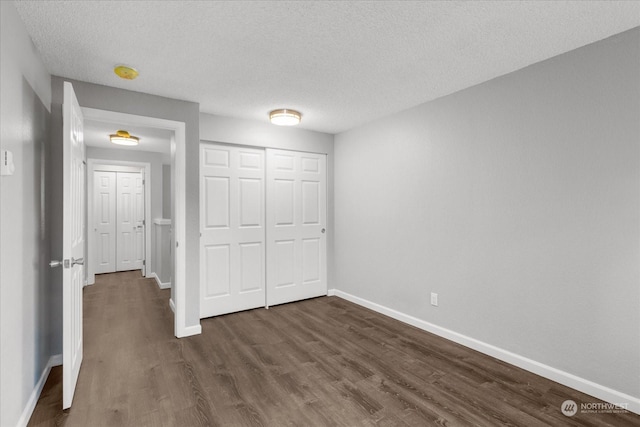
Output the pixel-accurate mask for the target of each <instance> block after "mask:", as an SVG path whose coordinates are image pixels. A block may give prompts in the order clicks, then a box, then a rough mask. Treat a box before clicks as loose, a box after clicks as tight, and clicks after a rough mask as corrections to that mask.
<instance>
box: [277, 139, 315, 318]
mask: <svg viewBox="0 0 640 427" xmlns="http://www.w3.org/2000/svg"><path fill="white" fill-rule="evenodd" d="M266 155H267V212H266V217H267V221H266V231H267V248H266V249H267V306H271V305H276V304H282V303H286V302H291V301H297V300H301V299H306V298H313V297H317V296H321V295H327V256H326V242H327V235H326V224H327V172H326V155H324V154H314V153H303V152H295V151H286V150H276V149H267V150H266Z"/></svg>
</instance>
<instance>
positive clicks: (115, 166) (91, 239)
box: [86, 158, 157, 285]
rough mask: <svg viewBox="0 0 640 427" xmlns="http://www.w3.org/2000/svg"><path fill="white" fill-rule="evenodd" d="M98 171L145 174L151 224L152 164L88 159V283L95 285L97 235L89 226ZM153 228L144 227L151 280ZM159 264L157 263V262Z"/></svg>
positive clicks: (147, 216) (146, 214)
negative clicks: (96, 172) (94, 182)
mask: <svg viewBox="0 0 640 427" xmlns="http://www.w3.org/2000/svg"><path fill="white" fill-rule="evenodd" d="M97 170H111V171H122V172H125V171H129V172H143V173H144V180H145V183H144V203H145V207H144V223H145V224H151V163H147V162H130V161H127V160H107V159H97V158H89V159H87V181H88V182H87V251H88V252H89V253H88V256H87V263H86V265H87V283H88V284H90V285H93V284H94V283H95V282H96V273H95V271H96V269H95V264H94V263H93V259H94V257H95V252H96V250H95V243H96V242H95V233H92V232H91V230H92V229H93V226H91V227H89V224H93V223H94V221H93V196H94V195H93V176H94V173H95V171H97ZM150 228H151V227H149V226H148V225H145V227H144V246H145V249H144V257H145V260H146V265H145V266H143V269H144V270H145V277H146V278H151V277H152V276H151V272H150V266H151V232H150V231H149V230H150ZM156 262H157V261H156Z"/></svg>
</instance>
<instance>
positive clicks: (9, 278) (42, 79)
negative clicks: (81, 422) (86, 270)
mask: <svg viewBox="0 0 640 427" xmlns="http://www.w3.org/2000/svg"><path fill="white" fill-rule="evenodd" d="M0 57H1V58H2V59H1V60H0V93H1V94H2V97H1V98H0V99H1V101H0V102H1V103H0V146H1V148H2V149H3V150H9V151H11V152H12V153H13V160H14V163H15V172H14V174H13V175H10V176H1V177H0V236H1V238H0V337H2V343H1V345H0V377H1V378H2V381H0V425H1V426H15V425H17V424H18V423H19V422H26V420H24V419H23V418H22V419H21V417H24V416H25V409H27V408H28V407H29V406H30V405H35V401H32V398H33V397H34V395H33V392H34V390H35V389H36V388H37V387H38V385H39V381H40V380H41V378H42V375H43V373H46V372H47V369H48V367H49V364H50V362H51V361H52V359H51V358H50V356H51V354H52V341H51V334H52V332H53V331H52V327H51V323H50V316H51V302H50V298H51V284H50V268H49V265H48V264H49V260H50V256H49V253H50V251H49V239H50V234H51V221H50V217H49V215H48V213H49V209H48V207H49V206H50V204H51V185H50V179H49V178H50V166H51V144H50V140H49V128H50V124H51V121H50V112H49V111H50V104H51V77H50V76H49V74H48V73H47V70H46V69H45V67H44V65H43V63H42V60H41V59H40V55H39V54H38V52H37V50H36V48H35V47H34V46H33V44H32V42H31V39H30V38H29V35H28V34H27V32H26V30H25V28H24V26H23V25H22V20H21V19H20V17H19V16H18V14H17V12H16V10H15V7H14V5H13V2H4V1H3V2H0ZM27 412H29V411H27ZM29 413H30V412H29ZM26 415H29V414H26Z"/></svg>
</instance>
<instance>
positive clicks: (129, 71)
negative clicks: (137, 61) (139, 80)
mask: <svg viewBox="0 0 640 427" xmlns="http://www.w3.org/2000/svg"><path fill="white" fill-rule="evenodd" d="M113 72H114V73H116V75H117V76H118V77H120V78H121V79H125V80H133V79H135V78H136V77H138V70H136V69H135V68H131V67H127V66H126V65H117V66H116V67H115V68H114V69H113Z"/></svg>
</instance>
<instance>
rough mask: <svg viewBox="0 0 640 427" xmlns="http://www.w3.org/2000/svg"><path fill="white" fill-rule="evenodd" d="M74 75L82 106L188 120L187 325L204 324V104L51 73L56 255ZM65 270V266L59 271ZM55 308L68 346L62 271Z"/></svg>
mask: <svg viewBox="0 0 640 427" xmlns="http://www.w3.org/2000/svg"><path fill="white" fill-rule="evenodd" d="M65 81H69V82H71V83H72V84H73V88H74V90H75V92H76V96H77V97H78V102H79V103H80V106H82V107H89V108H96V109H100V110H107V111H117V112H122V113H127V114H136V115H140V116H147V117H155V118H161V119H166V120H174V121H179V122H184V123H186V159H185V160H186V190H185V191H186V194H185V198H186V204H187V210H186V218H185V220H186V240H187V241H186V260H187V263H186V269H185V270H186V284H185V288H186V297H185V299H186V300H185V306H186V311H187V313H186V327H191V326H195V325H199V324H200V285H199V267H200V258H199V253H200V251H199V240H200V231H199V226H198V224H199V209H198V206H199V193H198V155H199V154H198V153H199V151H198V149H199V142H200V140H199V129H198V120H199V116H198V115H199V105H198V104H197V103H193V102H186V101H179V100H175V99H169V98H163V97H160V96H155V95H148V94H144V93H140V92H132V91H128V90H123V89H116V88H112V87H108V86H101V85H95V84H91V83H86V82H80V81H77V80H72V79H64V78H61V77H57V76H53V77H52V78H51V88H52V105H51V128H52V129H51V130H52V134H51V135H52V137H51V140H52V144H53V145H52V148H53V157H52V162H53V165H54V168H53V169H52V172H53V175H52V188H53V201H54V204H52V217H51V220H52V223H53V227H52V236H51V237H52V246H51V252H52V256H53V257H56V256H60V255H61V253H62V205H61V202H60V201H61V200H62V173H61V170H60V165H62V150H61V147H62V99H63V83H64V82H65ZM58 273H59V272H58ZM52 280H53V283H54V301H53V302H54V313H53V323H54V326H55V328H56V340H55V342H56V345H57V347H56V349H55V350H57V351H58V352H59V351H61V348H62V347H61V346H62V301H61V296H62V290H61V283H62V275H61V273H59V274H54V275H53V277H52Z"/></svg>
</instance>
